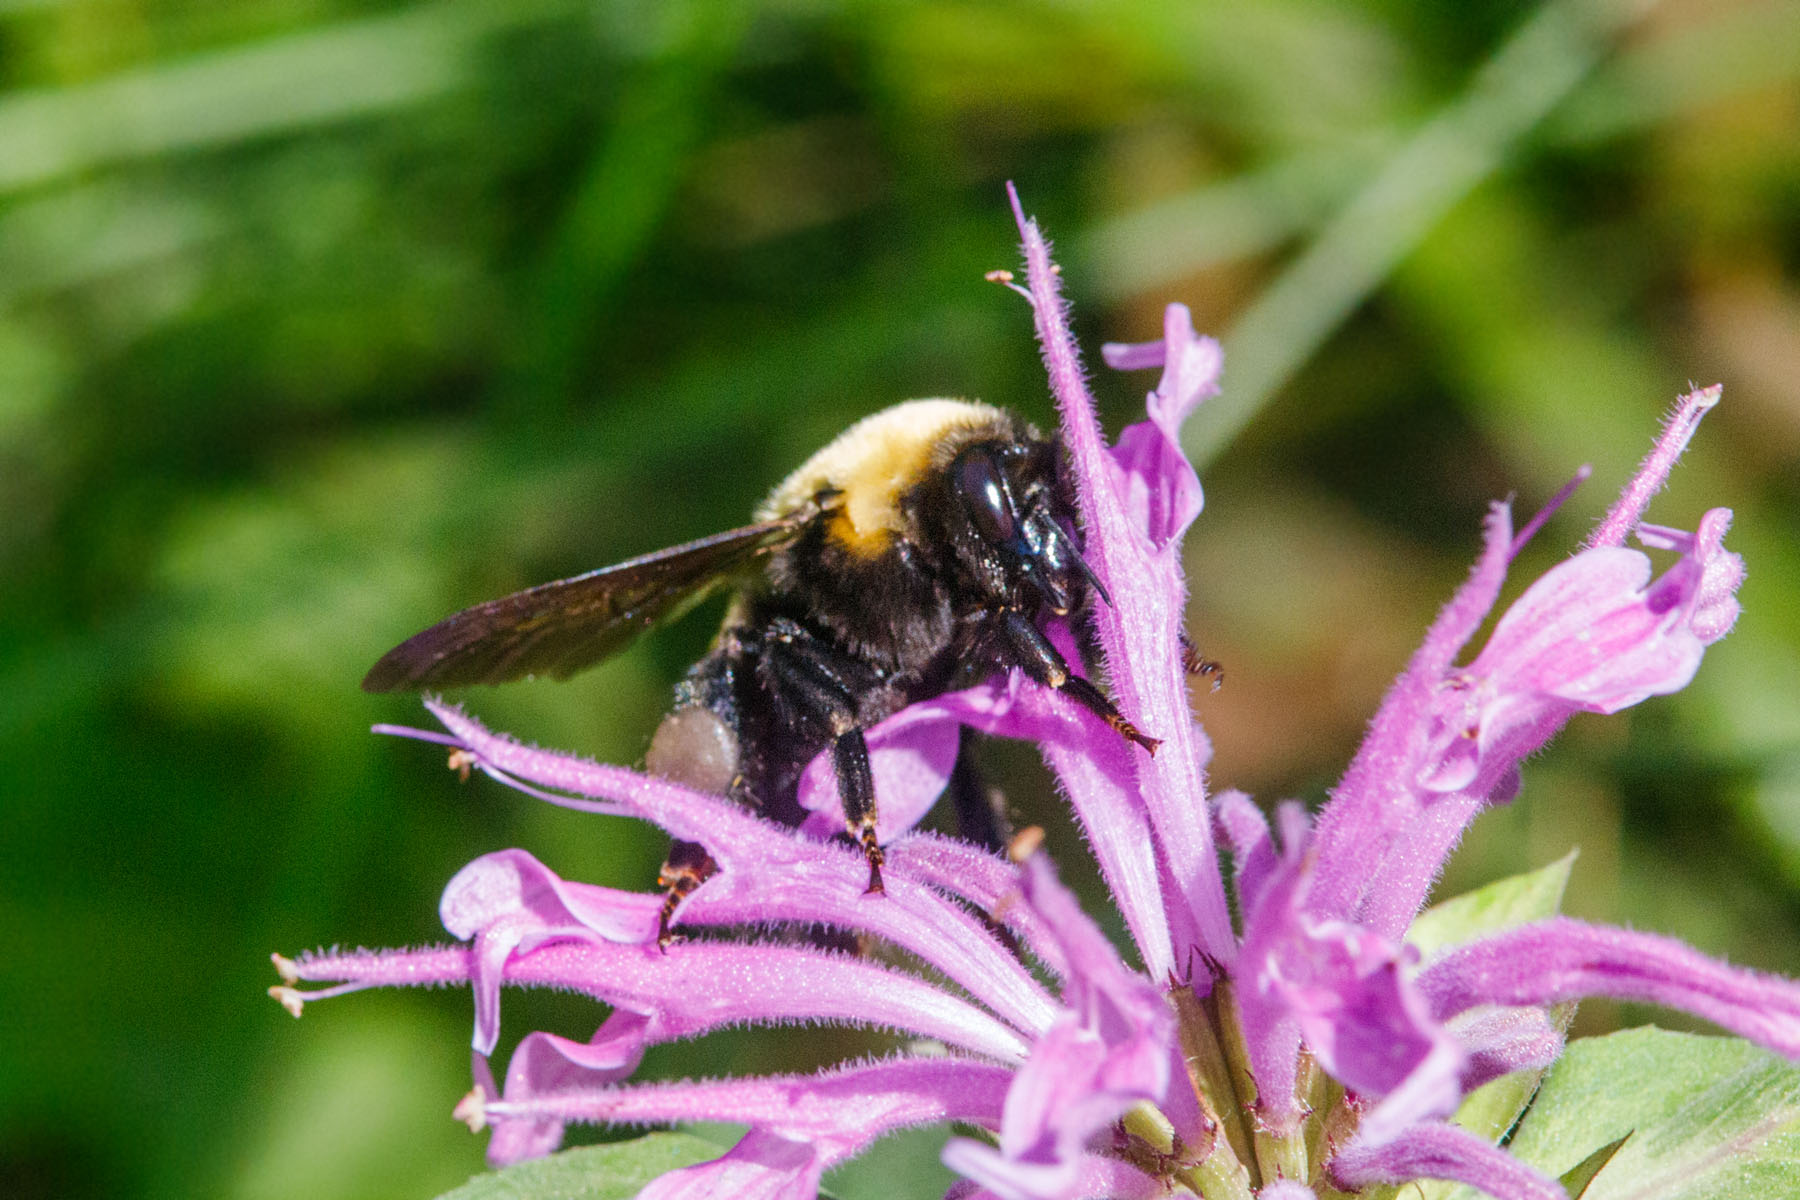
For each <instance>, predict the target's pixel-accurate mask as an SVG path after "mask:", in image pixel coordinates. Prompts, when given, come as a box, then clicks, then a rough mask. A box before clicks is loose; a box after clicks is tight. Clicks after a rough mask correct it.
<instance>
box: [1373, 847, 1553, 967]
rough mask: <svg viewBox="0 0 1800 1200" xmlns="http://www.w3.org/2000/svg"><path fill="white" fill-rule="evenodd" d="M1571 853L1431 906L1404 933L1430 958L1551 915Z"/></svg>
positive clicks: (1425, 957) (1423, 956) (1412, 943)
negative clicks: (1485, 936)
mask: <svg viewBox="0 0 1800 1200" xmlns="http://www.w3.org/2000/svg"><path fill="white" fill-rule="evenodd" d="M1575 853H1576V852H1575V851H1573V850H1571V851H1569V852H1568V853H1567V854H1565V855H1563V856H1562V857H1561V858H1559V859H1557V860H1556V861H1555V862H1553V863H1550V864H1549V865H1548V866H1544V867H1539V868H1538V869H1537V870H1535V871H1528V872H1526V873H1525V874H1523V875H1512V876H1509V877H1507V878H1505V879H1502V880H1499V881H1497V882H1495V883H1490V884H1488V885H1487V886H1485V887H1479V888H1476V889H1475V890H1474V891H1472V892H1464V893H1463V894H1462V895H1460V896H1457V897H1454V898H1453V899H1450V900H1445V901H1442V902H1440V903H1438V904H1434V905H1432V906H1431V907H1430V908H1428V909H1426V910H1425V911H1424V912H1422V913H1420V914H1419V915H1418V917H1417V918H1416V919H1414V921H1413V923H1412V928H1411V929H1408V930H1407V931H1406V941H1407V943H1408V944H1409V945H1411V946H1414V947H1416V948H1417V949H1418V951H1419V954H1420V956H1421V957H1422V958H1424V959H1425V960H1426V961H1427V962H1429V961H1430V960H1431V959H1433V958H1436V957H1437V956H1438V955H1440V954H1442V953H1443V952H1444V951H1446V950H1448V949H1450V948H1451V947H1452V946H1460V945H1462V944H1463V943H1464V942H1467V941H1471V940H1473V939H1475V938H1478V937H1482V936H1484V935H1487V934H1491V933H1498V932H1500V931H1501V930H1502V929H1511V928H1512V927H1513V926H1515V925H1524V924H1526V923H1527V922H1530V921H1541V920H1543V919H1544V918H1545V917H1552V916H1555V915H1556V912H1557V910H1558V909H1559V908H1561V907H1562V898H1563V889H1564V888H1566V887H1568V884H1569V871H1570V869H1571V868H1572V867H1573V866H1574V865H1575Z"/></svg>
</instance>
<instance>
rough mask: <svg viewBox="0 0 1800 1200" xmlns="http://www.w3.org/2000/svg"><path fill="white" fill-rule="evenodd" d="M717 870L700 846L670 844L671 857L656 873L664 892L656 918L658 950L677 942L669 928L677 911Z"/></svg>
mask: <svg viewBox="0 0 1800 1200" xmlns="http://www.w3.org/2000/svg"><path fill="white" fill-rule="evenodd" d="M718 869H719V866H718V864H717V863H715V862H713V860H712V855H710V854H708V853H707V852H706V848H705V847H703V846H701V845H700V844H699V843H697V842H682V841H677V842H674V843H671V844H670V846H669V857H668V858H667V859H666V860H665V861H664V862H663V866H662V870H660V871H658V872H657V873H656V885H657V886H658V887H660V888H663V889H665V891H664V893H663V902H662V911H661V912H659V913H658V914H657V918H656V944H657V946H658V947H660V948H662V949H664V950H667V949H668V948H669V943H670V942H672V941H674V940H675V933H674V931H673V930H672V929H670V928H669V923H670V922H671V921H673V920H674V919H675V910H676V909H677V908H678V907H680V905H681V902H682V901H683V900H686V899H687V898H688V894H689V893H690V892H692V891H693V890H694V889H695V888H697V887H699V886H700V885H701V884H703V883H705V882H706V881H707V880H708V879H710V878H712V876H713V875H714V874H715V873H716V872H717V871H718Z"/></svg>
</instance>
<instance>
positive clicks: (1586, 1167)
mask: <svg viewBox="0 0 1800 1200" xmlns="http://www.w3.org/2000/svg"><path fill="white" fill-rule="evenodd" d="M1630 1140H1631V1135H1630V1134H1626V1135H1625V1136H1624V1137H1622V1138H1619V1139H1617V1140H1616V1141H1611V1142H1608V1143H1606V1145H1604V1146H1602V1147H1600V1148H1599V1149H1598V1150H1596V1151H1594V1152H1593V1153H1592V1154H1590V1155H1588V1156H1587V1157H1586V1158H1584V1159H1582V1160H1581V1161H1580V1162H1578V1163H1576V1164H1575V1165H1574V1166H1572V1167H1570V1168H1569V1169H1568V1170H1566V1171H1564V1172H1563V1173H1562V1177H1561V1178H1560V1179H1558V1180H1557V1182H1558V1183H1560V1184H1562V1185H1563V1191H1565V1192H1567V1193H1569V1200H1582V1198H1583V1197H1584V1196H1586V1195H1587V1188H1588V1184H1590V1183H1592V1182H1593V1181H1594V1176H1596V1175H1598V1174H1599V1173H1600V1170H1601V1168H1602V1167H1604V1166H1606V1164H1607V1163H1609V1162H1611V1161H1612V1160H1613V1155H1615V1154H1617V1153H1618V1152H1619V1148H1620V1147H1621V1146H1623V1145H1624V1144H1625V1143H1626V1142H1628V1141H1630Z"/></svg>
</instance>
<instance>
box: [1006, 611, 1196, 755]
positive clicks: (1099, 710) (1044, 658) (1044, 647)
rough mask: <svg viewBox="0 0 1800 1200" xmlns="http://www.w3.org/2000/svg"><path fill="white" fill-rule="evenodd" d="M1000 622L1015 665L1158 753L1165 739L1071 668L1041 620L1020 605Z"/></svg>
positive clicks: (1125, 735)
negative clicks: (1142, 726) (1132, 719)
mask: <svg viewBox="0 0 1800 1200" xmlns="http://www.w3.org/2000/svg"><path fill="white" fill-rule="evenodd" d="M1000 626H1001V630H1002V632H1003V633H1004V634H1005V635H1006V644H1007V646H1008V647H1009V648H1011V650H1012V657H1011V663H1012V665H1014V666H1017V667H1018V668H1020V669H1021V670H1023V671H1024V672H1025V673H1026V674H1027V675H1029V676H1031V677H1032V678H1033V679H1035V680H1036V681H1037V682H1039V683H1041V684H1043V685H1044V686H1045V687H1053V688H1055V689H1056V690H1057V691H1059V692H1061V693H1063V694H1064V695H1065V696H1068V697H1069V698H1070V699H1072V700H1074V701H1075V702H1076V703H1078V704H1080V705H1081V706H1082V707H1083V708H1085V709H1087V710H1088V711H1089V712H1091V713H1093V714H1094V715H1095V716H1097V717H1099V718H1100V719H1101V720H1102V721H1105V722H1106V723H1107V724H1108V725H1110V726H1112V727H1113V728H1114V729H1116V730H1118V731H1119V734H1120V736H1122V737H1125V738H1127V739H1129V740H1131V741H1134V742H1136V743H1137V744H1138V745H1140V746H1142V747H1143V748H1144V749H1145V750H1147V751H1148V752H1150V753H1151V754H1155V753H1156V748H1157V747H1158V746H1160V745H1162V741H1161V739H1159V738H1153V737H1151V736H1149V735H1148V734H1146V733H1144V732H1143V731H1142V730H1140V729H1139V728H1138V727H1137V726H1136V725H1133V724H1132V723H1131V722H1130V721H1127V720H1126V719H1125V714H1123V713H1121V712H1120V711H1119V710H1118V709H1117V708H1114V707H1113V702H1112V701H1111V700H1108V699H1107V698H1106V693H1105V692H1102V691H1101V690H1100V689H1099V688H1097V687H1095V686H1094V685H1093V684H1091V683H1089V682H1088V681H1087V680H1085V679H1083V678H1082V677H1081V676H1079V675H1077V674H1075V672H1074V671H1071V670H1070V669H1069V663H1068V660H1067V659H1065V658H1064V657H1063V656H1062V653H1061V652H1060V651H1059V650H1057V648H1056V647H1055V646H1053V645H1052V644H1051V643H1050V639H1049V638H1047V637H1045V636H1044V631H1043V630H1041V629H1039V628H1038V627H1037V622H1035V621H1033V620H1032V619H1031V618H1030V617H1028V616H1026V615H1025V614H1024V613H1022V612H1020V611H1019V610H1018V609H1016V608H1009V609H1005V610H1004V611H1002V613H1001V614H1000Z"/></svg>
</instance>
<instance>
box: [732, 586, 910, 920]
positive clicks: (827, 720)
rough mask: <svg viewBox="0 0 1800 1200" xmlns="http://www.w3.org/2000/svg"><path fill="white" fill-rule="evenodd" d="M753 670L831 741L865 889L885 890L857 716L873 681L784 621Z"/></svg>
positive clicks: (805, 724) (871, 779)
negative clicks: (864, 864)
mask: <svg viewBox="0 0 1800 1200" xmlns="http://www.w3.org/2000/svg"><path fill="white" fill-rule="evenodd" d="M758 670H759V672H760V673H762V675H763V678H764V679H765V681H766V684H767V686H769V687H770V689H771V690H772V691H774V692H776V693H777V694H778V695H779V696H780V697H781V700H782V702H783V705H784V707H785V708H787V709H788V710H789V711H790V712H791V713H792V715H793V717H794V719H795V723H796V724H798V725H799V726H801V727H802V728H811V729H816V730H817V731H818V732H819V733H821V734H823V735H824V736H825V737H827V738H829V739H830V742H831V761H832V766H833V767H834V768H835V769H836V771H837V779H838V800H839V801H840V803H841V804H842V805H843V809H844V820H845V823H846V825H847V826H848V828H849V831H850V835H851V836H852V837H854V838H855V839H856V840H857V843H858V844H859V845H861V846H862V849H863V855H864V857H866V858H867V859H868V860H869V887H868V891H869V892H871V893H878V892H881V891H883V890H885V889H884V888H883V886H882V880H881V865H882V863H883V861H884V855H883V854H882V852H881V843H880V842H879V841H878V840H877V838H876V834H875V776H874V774H873V773H872V772H871V771H870V769H869V745H868V742H866V741H865V740H864V739H863V731H862V726H861V725H860V724H859V723H858V716H857V697H858V696H859V695H863V694H866V693H867V692H868V691H869V690H870V689H872V688H873V687H874V686H875V685H876V684H877V682H878V677H877V676H875V675H874V674H873V672H871V671H869V670H868V669H867V668H865V667H863V666H862V665H861V664H859V663H858V662H856V660H854V659H852V658H849V657H848V656H845V655H843V654H842V653H840V652H838V651H836V650H834V649H833V648H832V647H831V646H829V645H827V644H825V643H824V642H822V641H821V640H820V639H819V638H817V637H816V636H815V635H814V634H812V633H811V631H809V630H807V629H805V628H804V627H801V626H799V625H797V624H794V623H788V622H777V623H774V624H773V625H772V627H771V636H770V637H769V639H768V640H767V641H766V642H765V643H764V645H763V648H762V661H761V662H760V663H759V665H758ZM859 671H860V672H862V675H859V674H858V672H859ZM863 676H867V677H866V678H864V677H863ZM814 744H816V743H814Z"/></svg>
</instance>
